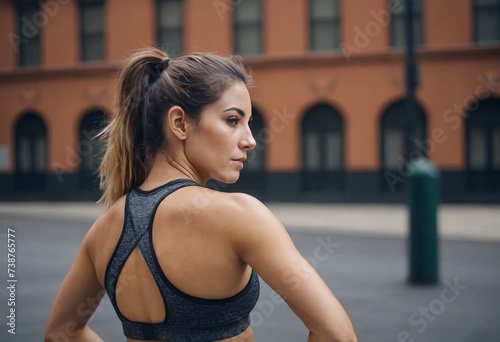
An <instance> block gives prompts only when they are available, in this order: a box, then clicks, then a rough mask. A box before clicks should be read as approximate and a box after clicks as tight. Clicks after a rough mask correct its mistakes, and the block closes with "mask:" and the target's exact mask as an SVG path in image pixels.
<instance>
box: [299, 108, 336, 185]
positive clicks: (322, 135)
mask: <svg viewBox="0 0 500 342" xmlns="http://www.w3.org/2000/svg"><path fill="white" fill-rule="evenodd" d="M330 115H331V121H330V124H331V126H330V127H327V125H323V124H321V123H320V122H319V121H320V120H322V118H320V116H323V117H325V116H330ZM328 120H330V119H328ZM309 132H315V133H319V139H320V148H321V150H320V151H319V158H320V169H319V170H311V169H308V167H307V165H306V156H305V153H306V149H307V147H306V144H307V142H306V136H307V133H309ZM329 132H335V133H338V134H339V135H340V146H339V147H338V150H336V152H338V153H339V154H340V167H339V168H335V169H328V168H327V167H326V165H325V164H326V160H327V157H326V156H327V152H328V151H329V150H328V148H327V147H326V144H325V142H326V138H327V133H329ZM300 138H301V145H300V146H301V163H302V166H301V174H302V186H301V187H302V191H303V192H305V193H308V192H315V193H337V194H338V193H343V192H344V191H345V123H344V118H343V116H342V114H341V113H340V112H339V111H338V110H337V109H336V108H335V107H333V106H331V105H330V104H328V103H318V104H316V105H313V106H312V107H310V108H309V109H308V110H306V111H305V113H304V116H303V117H302V122H301V130H300Z"/></svg>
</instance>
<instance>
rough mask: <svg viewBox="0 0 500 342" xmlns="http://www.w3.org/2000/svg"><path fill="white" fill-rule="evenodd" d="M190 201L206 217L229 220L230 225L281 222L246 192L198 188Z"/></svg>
mask: <svg viewBox="0 0 500 342" xmlns="http://www.w3.org/2000/svg"><path fill="white" fill-rule="evenodd" d="M190 201H191V203H192V204H193V205H192V208H193V209H194V210H195V211H197V213H198V215H201V216H203V218H204V219H208V220H210V219H211V218H212V219H215V220H218V221H221V222H220V223H224V222H227V223H230V226H237V227H239V228H244V227H247V226H254V225H255V224H256V223H259V222H260V223H262V222H266V221H267V222H274V223H278V222H279V221H278V219H277V218H276V217H275V215H274V214H273V213H272V212H271V211H270V210H269V209H268V208H267V207H266V206H265V205H264V203H262V202H261V201H259V200H258V199H257V198H255V197H253V196H250V195H247V194H244V193H226V192H221V191H216V190H211V189H208V188H197V189H195V190H194V191H193V192H192V197H190Z"/></svg>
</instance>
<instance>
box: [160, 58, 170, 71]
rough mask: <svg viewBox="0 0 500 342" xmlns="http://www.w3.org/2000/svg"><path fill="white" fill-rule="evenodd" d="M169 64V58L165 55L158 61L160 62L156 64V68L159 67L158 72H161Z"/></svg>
mask: <svg viewBox="0 0 500 342" xmlns="http://www.w3.org/2000/svg"><path fill="white" fill-rule="evenodd" d="M169 65H170V58H168V57H167V58H165V59H164V60H162V61H161V62H160V64H159V65H158V68H159V69H160V72H161V71H163V70H165V69H166V68H167V67H168V66H169Z"/></svg>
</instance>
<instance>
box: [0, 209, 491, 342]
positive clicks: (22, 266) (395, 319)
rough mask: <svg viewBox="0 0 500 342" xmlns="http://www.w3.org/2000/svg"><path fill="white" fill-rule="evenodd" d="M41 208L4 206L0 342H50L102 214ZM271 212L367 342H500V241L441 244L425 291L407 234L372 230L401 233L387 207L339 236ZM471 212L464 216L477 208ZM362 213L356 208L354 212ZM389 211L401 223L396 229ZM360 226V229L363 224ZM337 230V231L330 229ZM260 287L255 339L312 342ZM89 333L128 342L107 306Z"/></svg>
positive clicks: (478, 223)
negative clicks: (65, 285) (414, 271)
mask: <svg viewBox="0 0 500 342" xmlns="http://www.w3.org/2000/svg"><path fill="white" fill-rule="evenodd" d="M14 206H15V205H14ZM7 207H8V206H7ZM35 207H38V208H39V210H38V211H37V210H30V212H29V213H28V212H26V211H24V212H23V210H19V211H15V210H11V209H9V210H6V209H5V208H6V206H5V205H4V206H0V255H1V257H0V283H1V284H0V315H1V316H2V317H3V322H4V323H3V324H2V328H1V329H0V341H23V342H24V341H40V340H42V339H43V332H44V326H45V323H46V320H47V316H48V313H49V311H50V308H51V305H52V302H53V300H54V298H55V295H56V293H57V291H58V288H59V286H60V284H61V282H62V280H63V279H64V276H65V275H66V272H67V271H68V269H69V267H70V265H71V263H72V261H73V259H74V257H75V255H76V252H77V250H78V247H79V244H80V242H81V239H82V237H83V236H84V234H85V233H86V231H87V230H88V228H89V227H90V225H91V224H92V222H93V220H94V216H95V215H96V211H94V210H89V211H88V212H85V210H82V209H81V208H80V209H79V211H78V213H79V214H78V215H77V214H75V213H76V212H72V210H76V209H74V207H69V206H68V207H64V206H63V205H60V204H49V205H47V206H44V205H38V206H37V205H34V206H33V208H35ZM2 208H4V210H2ZM271 208H272V209H274V210H275V211H276V212H277V215H278V216H279V217H280V218H281V219H282V221H283V222H284V223H285V226H286V227H287V228H288V229H289V231H290V234H291V236H292V239H293V240H294V242H295V244H296V245H297V248H298V249H299V250H300V251H301V253H302V254H303V255H304V256H305V257H306V258H307V260H308V261H309V262H310V263H311V264H312V265H313V266H314V267H315V268H316V269H317V271H318V272H319V273H320V275H321V276H322V277H323V279H324V280H325V282H326V283H327V284H328V285H329V286H330V288H331V289H332V291H333V292H334V293H335V295H336V296H337V298H339V300H340V301H341V303H342V304H343V305H344V307H345V309H346V311H347V312H348V314H349V316H350V317H351V320H352V321H353V324H354V327H355V330H356V332H357V335H358V340H359V341H398V342H400V341H408V342H409V341H414V342H417V341H426V342H432V341H447V340H449V341H458V342H460V341H464V342H465V341H467V342H468V341H491V342H498V341H500V324H499V323H498V320H499V319H500V305H499V304H500V291H499V290H500V242H499V241H498V240H496V239H494V238H491V236H490V235H491V234H486V235H487V236H486V237H485V234H477V235H478V236H479V238H478V237H476V238H470V237H462V238H461V237H460V235H459V236H458V237H457V236H456V235H455V236H454V235H451V236H447V237H444V238H442V239H441V241H440V244H439V247H440V248H439V250H440V263H439V268H440V281H439V283H438V284H437V285H433V286H416V285H412V284H410V283H409V282H408V280H407V279H408V257H407V252H408V249H407V239H406V237H405V234H404V233H403V234H401V232H397V233H390V231H391V229H386V230H384V229H374V228H373V227H378V226H382V227H383V226H387V227H389V226H391V225H393V223H394V222H393V221H394V220H396V218H395V217H397V216H398V215H401V213H400V212H401V208H399V209H398V207H394V208H392V209H390V208H386V209H384V210H388V211H385V212H384V211H382V210H381V209H380V207H376V206H375V207H373V206H367V207H366V208H365V209H366V210H365V214H367V215H368V216H369V214H370V213H371V214H372V215H373V216H372V217H373V219H372V220H371V224H370V226H371V227H366V228H365V229H349V221H348V220H347V221H345V222H344V223H343V224H341V225H340V226H341V227H340V226H339V227H340V228H339V229H334V228H335V227H330V228H331V229H328V228H329V226H328V225H327V224H326V223H325V222H323V224H318V223H317V221H318V220H319V221H323V219H324V218H321V215H320V214H319V213H320V212H321V210H322V207H321V206H308V207H307V208H308V211H311V210H312V213H311V212H310V213H309V217H308V215H306V211H304V212H303V214H302V215H300V214H299V213H298V209H297V207H295V208H290V210H289V211H288V212H289V215H290V216H291V221H292V222H288V223H287V220H286V217H285V218H283V217H281V215H282V214H283V213H281V214H280V213H278V212H279V210H280V209H279V205H278V206H276V205H271ZM377 208H378V210H377ZM464 208H465V209H464ZM464 208H462V210H457V212H463V211H467V210H469V209H470V207H464ZM467 208H468V209H467ZM474 208H475V209H478V208H476V207H474ZM474 208H473V209H474ZM24 209H26V208H24ZM281 209H282V211H283V210H284V209H283V208H281ZM466 209H467V210H466ZM479 209H480V208H479ZM479 209H478V210H479ZM490 209H491V208H490ZM315 210H319V211H316V212H314V211H315ZM346 210H347V209H346ZM370 210H373V211H370ZM491 210H492V211H490V212H489V215H490V216H494V215H495V212H496V209H495V208H492V209H491ZM360 211H361V210H360V209H359V208H357V210H355V211H354V212H358V213H359V212H360ZM389 211H394V212H399V214H397V215H396V214H394V215H395V216H394V217H392V220H391V216H390V215H391V214H388V212H389ZM471 212H474V210H472V211H471ZM54 213H58V214H57V215H55V214H54ZM291 213H295V215H297V216H298V217H303V221H304V222H303V221H301V220H299V219H294V217H293V216H292V214H291ZM377 213H378V214H377ZM480 214H481V215H478V216H477V217H475V218H473V219H470V220H466V221H467V222H468V223H467V222H462V224H464V225H465V224H466V223H467V224H469V225H470V227H469V230H471V231H476V230H481V229H482V228H481V229H479V228H476V227H483V228H484V227H486V226H488V227H489V228H488V229H487V230H489V231H491V230H493V229H494V228H495V225H496V224H497V223H498V221H495V219H494V218H491V217H487V218H484V215H488V213H486V214H485V213H484V212H481V213H480ZM358 216H362V215H360V214H358ZM481 216H482V217H483V219H481ZM314 219H316V221H315V220H314ZM339 219H340V217H339ZM342 220H344V219H340V221H342ZM353 221H356V220H355V219H354V218H353ZM384 221H385V222H386V224H385V225H384ZM403 221H404V219H403ZM462 221H463V220H462ZM308 222H309V223H310V224H309V225H307V223H308ZM356 222H357V223H356V224H352V226H358V225H360V224H361V223H362V221H361V220H357V221H356ZM368 222H370V221H368ZM304 223H305V224H306V225H305V226H300V224H304ZM491 225H493V226H491ZM330 226H335V225H334V224H332V222H330ZM490 226H491V227H490ZM361 228H362V227H361ZM9 229H11V231H10V232H11V233H13V234H14V235H15V238H14V240H15V245H16V253H15V256H16V258H15V259H16V261H15V263H16V269H15V270H16V273H15V279H17V282H16V286H15V292H14V295H15V303H16V307H15V308H16V312H15V314H16V317H15V335H14V334H11V333H9V332H8V330H9V329H11V327H9V326H8V325H7V323H8V322H9V320H10V319H9V318H8V317H7V316H8V315H9V309H10V308H11V307H9V306H8V304H9V298H12V291H11V290H10V289H9V288H8V287H9V286H11V285H12V283H10V282H8V280H12V279H11V278H9V277H8V270H7V259H8V258H7V253H8V251H7V242H8V241H7V238H8V237H7V234H8V230H9ZM400 230H401V229H400ZM403 230H404V228H403ZM388 231H389V233H388ZM481 236H482V238H481ZM493 236H494V234H493ZM11 242H12V241H11ZM318 256H320V257H318ZM261 286H262V291H261V295H260V299H259V302H258V304H257V306H256V307H255V309H254V310H253V311H252V314H251V319H252V325H253V329H254V333H255V336H256V340H257V341H272V342H281V341H282V342H295V341H306V340H307V329H306V328H305V327H304V325H303V324H302V322H301V321H300V320H299V319H298V318H297V317H296V316H295V315H294V314H293V312H292V311H291V310H290V309H289V308H288V307H287V305H286V304H285V303H283V302H282V301H280V300H279V298H277V297H276V296H275V295H274V294H273V293H272V291H271V290H270V289H269V287H267V285H266V284H265V283H264V282H261ZM11 302H12V301H11ZM90 326H91V327H92V328H93V329H94V330H95V331H96V332H97V333H98V334H99V335H100V336H101V337H102V338H103V339H104V340H105V341H124V340H125V338H124V336H123V333H122V330H121V325H120V322H119V320H118V319H117V317H116V315H115V313H114V311H113V308H112V306H111V304H110V302H109V300H108V299H107V297H105V298H104V299H103V301H102V302H101V304H100V306H99V307H98V308H97V310H96V314H95V315H94V316H93V318H92V320H91V322H90ZM60 340H61V341H64V340H65V339H63V338H61V339H60Z"/></svg>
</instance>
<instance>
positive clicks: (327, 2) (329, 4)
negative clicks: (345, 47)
mask: <svg viewBox="0 0 500 342" xmlns="http://www.w3.org/2000/svg"><path fill="white" fill-rule="evenodd" d="M309 17H310V19H309V20H310V30H311V31H310V49H311V50H313V51H325V50H326V51H328V50H335V49H338V48H339V46H340V5H339V0H310V2H309Z"/></svg>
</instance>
